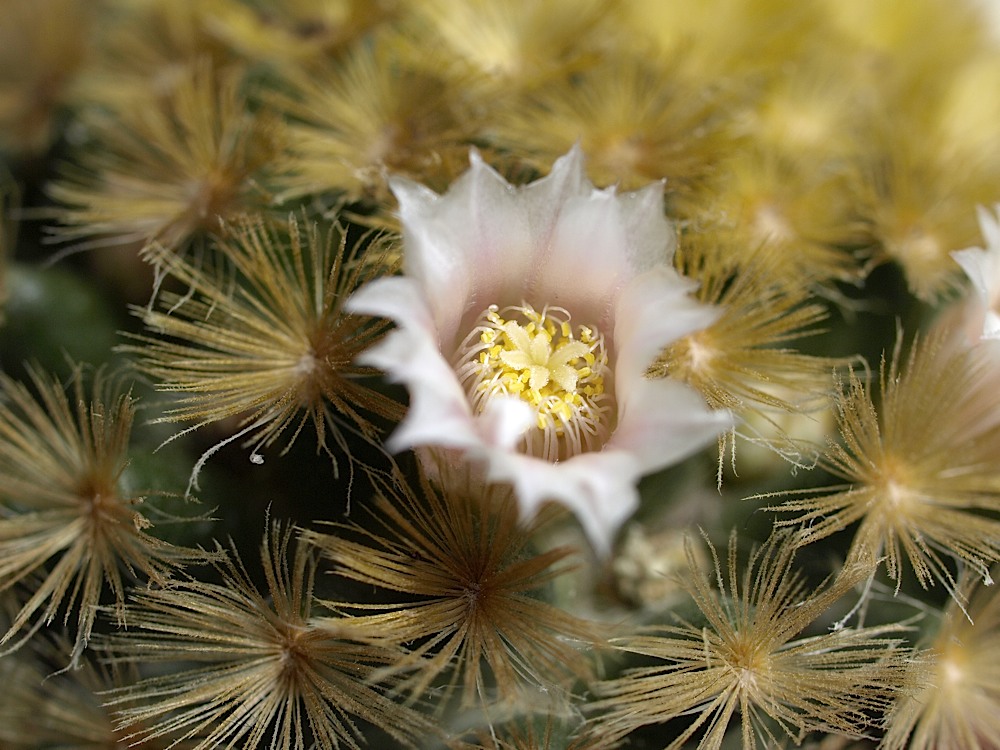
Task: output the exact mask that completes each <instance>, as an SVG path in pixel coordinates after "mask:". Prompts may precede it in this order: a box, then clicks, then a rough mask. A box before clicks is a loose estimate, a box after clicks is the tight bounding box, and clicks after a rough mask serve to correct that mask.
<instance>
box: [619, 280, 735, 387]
mask: <svg viewBox="0 0 1000 750" xmlns="http://www.w3.org/2000/svg"><path fill="white" fill-rule="evenodd" d="M695 286H696V284H695V283H694V282H692V281H691V280H690V279H686V278H684V277H683V276H681V275H679V274H678V273H677V272H676V271H674V270H673V269H672V268H667V267H661V268H656V269H653V270H652V271H647V272H646V273H644V274H640V275H639V276H636V277H635V278H633V279H631V280H630V281H629V283H628V284H627V285H626V286H625V288H624V289H622V292H621V294H620V295H619V297H618V300H617V304H616V306H615V313H614V315H615V327H614V345H615V350H616V362H615V368H614V373H615V397H616V398H617V399H618V401H619V404H622V403H624V402H626V401H628V399H629V386H630V384H631V383H634V382H636V381H638V380H641V379H642V378H643V376H644V374H645V372H646V370H647V369H648V368H649V366H650V365H651V364H652V363H653V360H654V359H656V357H657V356H658V355H659V354H660V352H662V351H663V349H664V348H665V347H666V346H667V345H668V344H670V343H672V342H674V341H676V340H677V339H679V338H681V337H682V336H686V335H687V334H689V333H692V332H693V331H698V330H701V329H702V328H705V327H706V326H709V325H711V324H712V323H713V322H714V321H715V320H716V319H717V318H718V317H719V313H720V311H719V310H718V309H716V308H714V307H710V306H708V305H704V304H702V303H700V302H698V301H697V300H695V299H694V298H693V297H692V296H691V294H690V293H691V291H692V290H693V289H694V288H695Z"/></svg>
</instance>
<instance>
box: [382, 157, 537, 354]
mask: <svg viewBox="0 0 1000 750" xmlns="http://www.w3.org/2000/svg"><path fill="white" fill-rule="evenodd" d="M471 162H472V166H471V168H470V169H469V171H467V172H466V173H465V174H464V175H462V177H460V178H459V179H458V180H457V181H456V182H455V183H454V184H453V185H452V186H451V188H450V189H449V190H448V192H447V193H446V194H445V195H444V196H437V195H435V194H434V193H432V192H431V191H428V190H426V189H425V188H423V187H421V186H419V185H416V184H415V183H412V182H409V181H407V180H399V179H395V180H392V181H391V183H390V185H391V187H392V190H393V193H394V194H395V195H396V197H397V199H398V200H399V211H400V218H401V219H402V222H403V242H404V245H405V247H406V252H405V255H404V266H405V270H406V274H407V276H409V277H412V278H414V279H416V280H417V281H418V282H419V283H420V285H421V287H422V288H423V290H424V294H425V295H426V297H427V299H428V301H429V302H430V305H431V310H432V312H433V315H434V320H435V321H436V323H437V327H438V332H439V334H440V337H441V340H442V343H443V344H444V346H445V347H449V346H451V345H453V344H454V343H455V341H454V339H455V334H456V331H457V330H458V326H459V324H460V322H461V320H462V318H463V317H464V315H465V314H466V313H467V312H468V311H469V310H471V309H473V308H476V311H477V312H478V311H479V310H481V309H485V308H486V307H487V306H488V305H490V304H493V303H494V302H496V300H497V299H498V298H500V296H501V295H502V294H503V293H504V291H505V288H506V287H507V286H509V285H510V284H511V283H513V282H512V281H511V279H513V278H516V279H517V283H518V284H520V283H521V281H522V280H523V278H524V272H525V268H524V262H523V261H522V262H519V261H518V258H526V257H527V256H528V254H529V250H530V248H531V247H532V246H533V239H532V234H531V232H530V230H529V223H528V217H527V215H526V212H525V211H524V209H523V207H522V205H521V204H522V201H521V199H520V196H518V194H517V193H516V192H515V191H514V189H513V188H512V187H511V186H510V185H509V184H508V183H507V182H506V181H505V180H504V179H503V178H502V177H501V176H500V175H499V174H497V173H496V172H495V171H494V170H493V169H491V168H490V167H489V166H487V165H486V164H485V163H484V162H483V160H482V159H481V158H480V157H479V155H478V154H476V153H475V152H473V155H472V157H471Z"/></svg>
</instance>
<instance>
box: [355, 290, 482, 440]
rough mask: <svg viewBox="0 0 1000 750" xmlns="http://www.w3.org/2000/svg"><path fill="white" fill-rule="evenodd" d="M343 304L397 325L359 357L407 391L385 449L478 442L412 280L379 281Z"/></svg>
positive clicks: (468, 410) (463, 398)
mask: <svg viewBox="0 0 1000 750" xmlns="http://www.w3.org/2000/svg"><path fill="white" fill-rule="evenodd" d="M345 306H346V308H347V309H348V310H349V311H350V312H355V313H363V314H366V315H378V316H381V317H385V318H390V319H392V320H394V321H395V322H396V324H397V325H398V326H399V327H398V328H397V329H396V330H394V331H391V332H390V333H389V334H387V335H386V336H385V337H384V338H383V339H382V340H381V341H380V342H379V343H378V344H376V345H375V346H373V347H371V348H370V349H368V350H367V351H366V352H364V353H363V354H362V355H361V356H360V357H358V361H359V362H360V363H361V364H365V365H369V366H371V367H377V368H379V369H380V370H384V371H385V373H386V377H387V379H389V380H390V381H392V382H395V383H402V384H404V385H406V386H407V388H408V390H409V392H410V407H409V410H408V411H407V414H406V417H404V419H403V421H402V422H401V423H400V425H399V427H398V428H397V429H396V431H395V432H394V433H393V434H392V435H391V436H390V438H389V440H387V441H386V447H388V448H389V450H391V451H394V452H395V451H400V450H405V449H407V448H412V447H414V446H416V445H425V444H432V445H444V446H449V447H463V448H467V447H469V446H471V445H476V444H478V442H479V438H478V433H477V432H476V425H475V422H474V420H473V416H472V410H471V407H470V406H469V402H468V399H467V398H466V396H465V391H463V390H462V387H461V385H460V384H459V382H458V380H457V379H456V378H455V371H454V369H452V367H451V365H450V364H449V363H448V362H447V360H445V359H444V357H443V356H442V355H441V350H440V345H439V344H438V341H437V332H436V330H435V327H434V322H433V319H432V318H431V313H430V310H429V309H428V307H427V304H426V302H425V301H424V298H423V295H422V293H421V290H420V286H419V285H418V284H417V283H416V282H415V281H414V280H413V279H404V278H389V279H379V280H378V281H373V282H372V283H370V284H368V285H366V286H365V287H362V288H361V289H359V290H358V291H357V292H355V293H354V294H353V295H352V296H351V298H350V299H348V300H347V303H346V305H345Z"/></svg>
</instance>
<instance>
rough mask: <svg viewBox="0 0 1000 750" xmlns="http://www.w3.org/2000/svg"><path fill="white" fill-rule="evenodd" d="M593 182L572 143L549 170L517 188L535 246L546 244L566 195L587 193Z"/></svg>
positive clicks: (583, 194)
mask: <svg viewBox="0 0 1000 750" xmlns="http://www.w3.org/2000/svg"><path fill="white" fill-rule="evenodd" d="M592 192H594V186H593V184H591V182H590V180H588V179H587V175H586V171H585V170H584V166H583V150H582V149H581V148H580V146H579V145H576V146H573V148H572V149H570V151H569V153H568V154H566V155H565V156H562V157H560V158H559V159H556V161H555V163H554V164H553V165H552V169H551V171H550V172H549V173H548V174H547V175H546V176H545V177H543V178H541V179H540V180H536V181H535V182H532V183H530V184H528V185H525V186H524V187H522V188H521V189H520V192H519V195H520V197H521V201H522V204H523V206H524V210H525V212H526V213H527V216H528V219H529V222H530V224H531V232H532V236H533V237H535V238H536V239H537V242H536V243H535V247H536V248H538V247H543V248H544V247H548V245H549V240H550V238H551V237H552V233H553V231H554V230H555V226H556V221H557V220H558V219H559V214H560V211H561V210H562V207H563V204H564V203H566V201H567V200H569V199H570V198H576V197H582V196H588V195H590V194H591V193H592Z"/></svg>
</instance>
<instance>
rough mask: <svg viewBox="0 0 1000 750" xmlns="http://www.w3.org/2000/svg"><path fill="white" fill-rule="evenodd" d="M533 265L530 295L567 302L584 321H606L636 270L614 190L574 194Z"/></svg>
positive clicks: (600, 324) (600, 323)
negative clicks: (629, 258)
mask: <svg viewBox="0 0 1000 750" xmlns="http://www.w3.org/2000/svg"><path fill="white" fill-rule="evenodd" d="M533 265H534V266H535V269H536V270H535V271H534V276H533V278H532V279H531V282H530V288H529V289H528V292H527V295H528V296H527V299H528V300H529V301H531V302H532V303H533V304H536V305H537V304H540V303H541V302H542V301H544V303H545V304H549V305H558V306H560V307H565V308H566V309H567V310H570V311H571V312H573V314H574V316H575V319H576V320H578V321H579V322H586V323H589V324H592V325H596V326H597V327H598V328H603V327H605V326H607V325H608V324H609V321H610V319H611V318H610V315H611V306H612V303H613V301H614V299H615V297H616V296H617V295H618V292H619V291H620V289H621V287H622V286H623V285H624V284H625V283H626V282H627V281H628V279H629V278H630V277H631V276H632V275H633V273H632V269H631V266H630V265H629V263H628V249H627V237H626V234H625V227H624V225H623V224H622V214H621V209H620V207H619V204H618V199H617V196H616V195H615V194H614V192H613V191H611V190H604V191H595V192H593V193H592V194H591V195H589V196H586V197H575V198H569V199H568V200H567V201H566V202H565V204H564V206H563V210H562V212H561V213H560V215H559V219H558V221H557V222H556V226H555V229H554V231H553V233H552V239H551V242H550V244H549V246H548V247H545V248H540V249H539V254H538V257H536V258H535V259H534V264H533ZM579 315H585V316H586V320H581V319H580V318H579V317H578V316H579Z"/></svg>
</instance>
